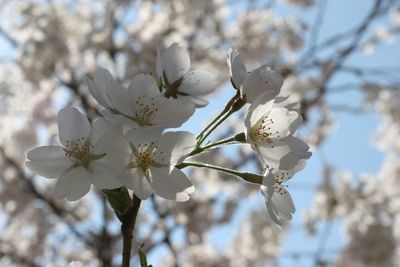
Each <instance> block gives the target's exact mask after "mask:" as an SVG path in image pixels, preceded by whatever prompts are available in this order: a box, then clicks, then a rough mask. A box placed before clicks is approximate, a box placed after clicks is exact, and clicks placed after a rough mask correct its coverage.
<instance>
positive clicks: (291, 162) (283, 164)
mask: <svg viewBox="0 0 400 267" xmlns="http://www.w3.org/2000/svg"><path fill="white" fill-rule="evenodd" d="M283 141H284V142H285V143H286V145H287V146H288V147H289V148H290V153H287V154H286V155H284V156H283V157H282V158H281V161H280V163H279V169H281V170H291V169H293V168H296V166H298V165H301V164H302V162H303V160H306V159H309V158H310V157H311V154H312V153H311V152H310V151H309V149H310V147H309V146H308V145H307V144H306V143H305V142H304V141H302V140H300V139H299V138H297V137H294V136H288V137H286V138H285V139H284V140H283Z"/></svg>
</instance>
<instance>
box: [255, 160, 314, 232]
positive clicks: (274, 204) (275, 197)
mask: <svg viewBox="0 0 400 267" xmlns="http://www.w3.org/2000/svg"><path fill="white" fill-rule="evenodd" d="M305 163H306V162H305V160H302V161H300V162H299V163H298V164H297V166H296V167H295V168H294V169H292V170H289V171H281V170H276V169H266V170H265V173H264V177H263V182H262V185H261V193H262V195H263V196H264V198H265V205H266V207H267V211H268V214H269V216H270V217H271V219H272V220H273V221H274V223H276V224H277V225H280V226H282V224H283V223H285V222H287V221H290V220H291V219H292V214H293V213H294V212H295V211H296V208H295V206H294V203H293V200H292V197H291V196H290V193H289V192H288V191H287V190H286V189H285V188H284V185H283V183H284V182H286V181H288V180H289V179H291V178H292V177H293V175H294V174H295V173H296V172H298V171H300V170H302V169H303V168H304V166H305Z"/></svg>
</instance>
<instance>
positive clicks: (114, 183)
mask: <svg viewBox="0 0 400 267" xmlns="http://www.w3.org/2000/svg"><path fill="white" fill-rule="evenodd" d="M113 169H114V168H113V167H112V166H110V165H108V164H106V163H105V161H104V160H94V161H92V162H90V165H89V170H88V171H87V172H88V177H89V179H90V181H91V182H92V184H93V185H94V186H96V187H97V188H98V189H114V188H117V187H120V186H121V185H122V184H121V182H120V181H119V180H118V178H117V175H118V173H117V172H116V171H114V170H113Z"/></svg>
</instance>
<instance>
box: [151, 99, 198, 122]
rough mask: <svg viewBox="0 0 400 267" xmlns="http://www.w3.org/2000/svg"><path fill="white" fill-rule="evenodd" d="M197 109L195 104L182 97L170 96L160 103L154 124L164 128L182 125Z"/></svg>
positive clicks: (153, 120)
mask: <svg viewBox="0 0 400 267" xmlns="http://www.w3.org/2000/svg"><path fill="white" fill-rule="evenodd" d="M194 111H195V108H194V104H193V103H190V102H188V101H183V100H181V99H174V98H169V99H165V100H163V101H162V102H161V103H160V107H159V112H157V114H156V116H155V117H154V118H153V119H152V121H151V122H152V124H153V125H157V126H159V127H163V128H176V127H180V126H181V125H182V124H183V123H184V122H185V121H187V120H188V119H189V118H190V116H192V115H193V113H194Z"/></svg>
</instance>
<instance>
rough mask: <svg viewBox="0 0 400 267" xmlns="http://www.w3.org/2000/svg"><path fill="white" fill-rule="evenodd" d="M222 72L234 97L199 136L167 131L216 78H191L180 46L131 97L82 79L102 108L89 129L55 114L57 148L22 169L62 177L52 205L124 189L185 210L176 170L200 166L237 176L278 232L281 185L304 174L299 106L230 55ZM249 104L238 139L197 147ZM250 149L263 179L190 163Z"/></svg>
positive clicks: (106, 80) (75, 115) (67, 112)
mask: <svg viewBox="0 0 400 267" xmlns="http://www.w3.org/2000/svg"><path fill="white" fill-rule="evenodd" d="M228 65H229V67H230V73H231V77H232V84H233V86H234V88H236V94H235V96H234V97H233V98H232V99H231V100H230V102H229V103H227V104H226V107H225V108H224V110H223V112H222V113H221V114H220V115H219V116H218V117H217V118H216V119H215V120H214V121H213V122H212V123H211V124H209V125H208V126H207V127H206V128H205V129H204V130H203V131H202V132H201V133H200V134H199V135H198V136H197V138H196V137H194V136H193V135H192V134H191V133H189V132H184V131H166V129H168V128H176V127H179V126H181V125H182V124H183V123H184V122H185V121H187V120H188V119H189V118H190V116H191V115H192V114H193V113H194V111H195V109H196V108H200V107H202V106H204V105H206V104H207V100H205V99H204V97H205V96H206V95H208V94H210V93H211V92H212V91H213V90H214V89H215V82H214V77H213V75H212V74H211V73H209V72H207V71H203V70H190V57H189V54H188V52H187V51H186V50H185V49H184V48H183V47H181V46H179V45H178V44H177V43H174V44H172V45H171V46H170V47H168V48H167V49H166V51H164V53H163V54H162V56H161V55H160V52H158V53H157V59H156V70H157V73H156V74H157V75H156V77H153V76H151V75H148V74H139V75H137V76H135V77H134V78H133V79H132V81H131V82H130V84H129V86H128V88H125V87H123V86H122V85H120V84H119V83H118V82H117V81H116V80H115V79H114V77H112V75H111V74H110V73H109V72H108V71H107V70H105V69H99V70H98V71H96V73H95V76H94V79H93V80H91V79H89V78H87V79H86V83H87V85H88V87H89V90H90V92H91V94H92V96H93V97H94V98H95V99H96V100H97V101H98V102H99V103H100V104H101V105H102V106H103V107H104V109H103V110H102V111H101V115H102V116H101V117H99V118H97V119H95V120H94V121H93V122H92V123H90V122H89V120H88V119H87V118H86V116H85V115H84V114H82V113H81V112H80V111H78V110H77V109H76V108H69V107H67V108H63V109H62V110H60V111H59V113H58V131H59V137H60V142H61V144H62V146H42V147H37V148H34V149H32V150H30V151H29V152H28V154H27V158H28V161H27V162H26V166H27V167H28V168H30V169H31V170H32V171H34V172H36V173H37V174H39V175H41V176H44V177H47V178H58V179H57V183H56V185H55V196H56V197H57V198H60V199H61V198H67V199H68V200H77V199H79V198H81V197H82V196H84V195H86V194H87V193H88V192H89V190H90V187H91V185H92V184H93V185H94V186H95V187H96V188H98V189H100V190H104V189H116V188H119V187H122V186H124V187H126V188H128V189H131V190H133V194H134V195H135V196H137V197H138V198H140V199H141V200H146V199H147V198H149V197H150V195H151V194H152V193H153V192H154V193H156V194H157V195H158V196H161V197H163V198H166V199H170V200H175V201H178V202H180V201H187V200H189V198H190V196H189V195H190V194H191V193H193V192H194V187H193V185H192V182H191V181H190V180H189V179H188V177H187V176H186V174H185V173H184V172H183V171H182V170H181V169H183V168H184V167H187V166H193V167H205V168H210V169H216V170H219V171H222V172H226V173H229V174H233V175H236V176H238V177H240V178H242V179H243V180H245V181H247V182H251V183H256V184H260V185H261V192H262V193H263V195H264V197H265V200H266V205H267V210H268V213H269V214H270V216H271V218H272V219H273V221H274V222H275V223H276V224H278V225H281V224H282V222H284V221H288V220H290V219H291V217H292V213H294V211H295V208H294V204H293V201H292V199H291V197H290V194H289V193H288V192H287V191H286V190H285V189H284V187H283V183H284V182H286V181H287V180H289V179H290V178H291V177H292V176H293V175H294V174H295V173H296V172H298V171H299V170H301V169H302V168H303V167H304V165H305V160H307V159H308V158H309V157H310V156H311V152H309V147H308V145H307V144H305V143H304V142H303V141H301V140H300V139H298V138H297V137H295V136H294V134H295V132H296V130H297V128H298V127H299V125H300V122H301V115H300V114H299V104H297V103H287V101H285V100H286V98H285V97H282V96H278V95H279V92H280V87H281V86H282V83H283V79H282V77H281V76H280V75H279V74H278V73H276V72H274V71H272V70H271V69H270V68H269V67H266V66H262V67H259V68H257V69H255V70H253V71H251V72H247V70H246V67H245V66H244V63H243V60H242V58H241V56H240V54H239V52H238V51H237V50H234V49H232V50H230V52H229V55H228ZM247 103H248V104H250V107H249V108H248V111H247V115H246V117H245V119H244V130H245V131H244V132H242V133H237V134H236V135H234V136H233V137H231V138H228V139H225V140H221V141H218V142H215V143H212V144H206V145H203V143H204V142H205V141H206V139H207V137H208V136H209V135H210V134H211V133H212V131H213V130H214V129H215V128H217V127H218V126H219V125H220V124H221V123H222V122H223V121H224V120H225V119H227V118H228V117H229V115H231V114H233V113H234V112H236V111H238V110H239V109H241V108H242V107H243V106H245V105H246V104H247ZM231 143H249V144H251V146H252V148H253V149H254V151H255V152H256V153H257V155H258V156H259V158H260V160H261V162H262V164H263V169H264V173H263V174H262V175H257V174H253V173H242V172H239V171H237V170H232V169H228V168H224V167H220V166H216V165H209V164H203V163H201V162H190V161H186V159H187V158H189V157H191V156H194V155H197V154H200V153H204V152H207V151H209V150H211V149H213V148H217V147H219V146H221V145H226V144H231Z"/></svg>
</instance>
